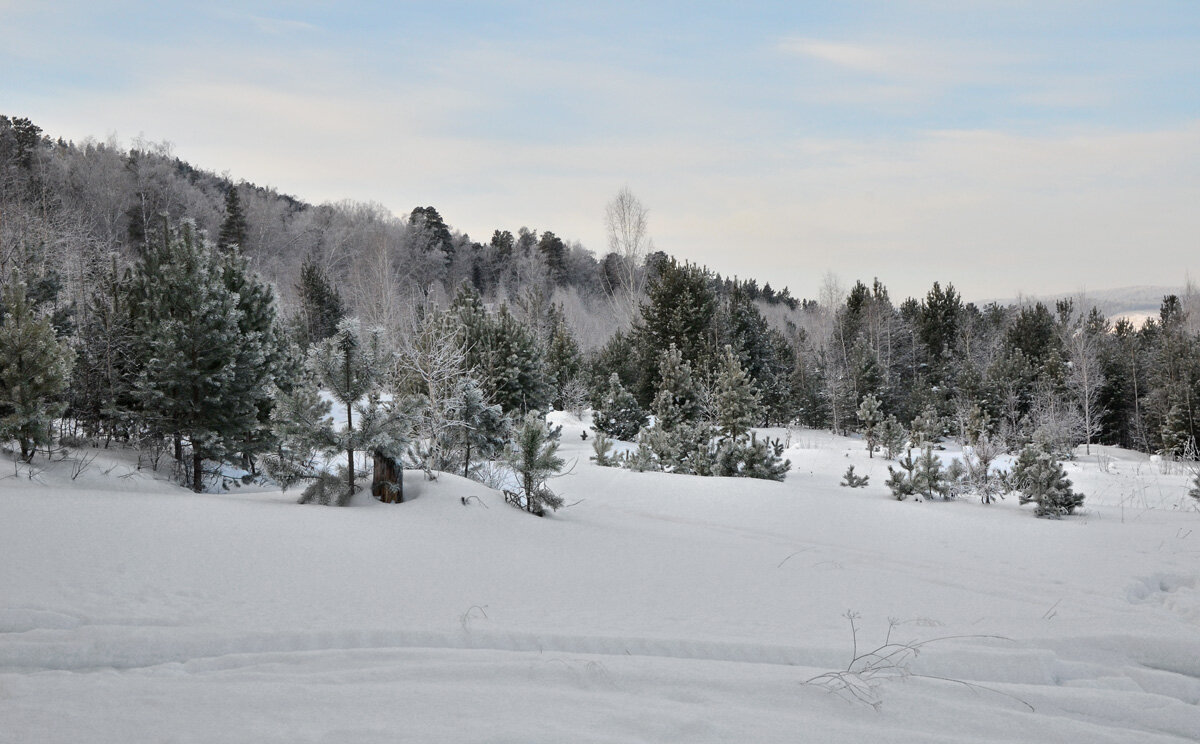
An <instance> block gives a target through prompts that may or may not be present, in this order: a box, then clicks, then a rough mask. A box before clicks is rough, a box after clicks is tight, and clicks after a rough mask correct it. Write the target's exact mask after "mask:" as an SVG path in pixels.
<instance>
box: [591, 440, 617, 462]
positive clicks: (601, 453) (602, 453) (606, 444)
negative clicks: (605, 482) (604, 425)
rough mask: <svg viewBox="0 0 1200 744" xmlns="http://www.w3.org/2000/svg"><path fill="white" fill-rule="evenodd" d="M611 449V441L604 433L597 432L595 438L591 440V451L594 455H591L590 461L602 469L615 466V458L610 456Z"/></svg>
mask: <svg viewBox="0 0 1200 744" xmlns="http://www.w3.org/2000/svg"><path fill="white" fill-rule="evenodd" d="M612 449H613V443H612V440H611V439H609V438H608V435H607V434H605V433H604V432H602V431H598V432H596V436H595V438H594V439H592V451H593V452H595V453H596V454H594V455H592V457H591V458H590V459H592V460H594V461H595V462H596V464H597V465H599V466H600V467H602V468H610V467H612V466H613V465H615V464H616V463H615V462H614V459H615V458H614V457H613V456H612Z"/></svg>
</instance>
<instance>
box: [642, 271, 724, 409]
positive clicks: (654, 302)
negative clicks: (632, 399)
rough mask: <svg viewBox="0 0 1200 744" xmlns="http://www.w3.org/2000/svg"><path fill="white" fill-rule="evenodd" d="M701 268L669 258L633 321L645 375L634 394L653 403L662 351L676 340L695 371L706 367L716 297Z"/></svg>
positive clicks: (643, 401) (685, 359)
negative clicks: (634, 321)
mask: <svg viewBox="0 0 1200 744" xmlns="http://www.w3.org/2000/svg"><path fill="white" fill-rule="evenodd" d="M710 281H711V280H710V277H709V275H708V274H707V272H705V271H704V270H703V269H701V268H699V267H697V266H693V265H691V264H679V263H677V262H676V261H675V260H674V259H670V260H668V261H667V262H666V263H664V264H663V265H662V266H661V267H659V271H658V273H657V274H655V275H654V276H653V277H652V279H651V281H650V284H649V287H648V288H647V290H646V294H647V301H646V302H644V303H642V305H641V319H640V320H639V321H638V323H637V325H635V327H634V331H633V333H634V343H635V345H636V347H637V349H638V355H639V357H640V359H641V362H640V364H641V370H640V372H641V375H640V378H639V381H638V384H637V387H636V389H635V390H634V394H635V396H636V397H637V399H638V403H639V404H640V405H643V406H648V405H650V402H651V401H652V400H653V398H654V393H655V391H656V390H657V387H658V365H657V363H656V362H657V360H658V355H659V354H660V353H661V352H662V350H663V349H667V348H670V346H671V344H674V345H675V347H676V348H677V349H679V352H680V354H681V355H682V357H683V361H685V362H687V363H688V364H689V365H691V367H692V369H693V370H694V371H704V370H705V369H707V367H708V365H707V357H708V356H710V355H711V348H712V340H711V339H712V334H713V330H714V319H715V317H716V313H717V297H716V293H715V292H714V291H713V289H712V286H711V285H710Z"/></svg>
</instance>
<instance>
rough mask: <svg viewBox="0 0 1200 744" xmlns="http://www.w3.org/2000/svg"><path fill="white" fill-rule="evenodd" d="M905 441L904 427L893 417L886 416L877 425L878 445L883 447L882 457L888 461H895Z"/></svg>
mask: <svg viewBox="0 0 1200 744" xmlns="http://www.w3.org/2000/svg"><path fill="white" fill-rule="evenodd" d="M906 441H908V432H907V431H905V430H904V425H903V424H901V423H900V422H899V421H897V420H896V417H895V416H893V415H891V414H888V417H887V418H886V419H884V420H883V423H882V424H880V425H879V443H880V444H881V445H883V456H884V457H885V458H887V459H888V460H894V459H896V455H898V454H899V453H900V450H901V449H903V448H904V443H905V442H906Z"/></svg>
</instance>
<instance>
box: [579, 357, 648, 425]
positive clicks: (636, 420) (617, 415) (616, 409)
mask: <svg viewBox="0 0 1200 744" xmlns="http://www.w3.org/2000/svg"><path fill="white" fill-rule="evenodd" d="M645 425H646V412H645V411H643V410H642V408H641V406H639V405H638V404H637V400H636V399H635V398H634V397H633V394H632V393H630V392H629V391H628V390H626V389H625V386H624V385H622V384H621V378H620V377H618V376H617V373H616V372H614V373H612V376H610V377H609V380H608V392H607V393H606V394H605V396H604V400H603V402H601V404H600V407H599V408H598V409H596V412H595V415H594V416H593V418H592V428H593V429H595V430H596V431H598V432H602V433H604V434H607V435H608V436H610V437H612V438H613V439H620V440H622V441H626V442H631V441H633V439H634V437H636V436H637V434H638V432H639V431H641V429H642V427H643V426H645Z"/></svg>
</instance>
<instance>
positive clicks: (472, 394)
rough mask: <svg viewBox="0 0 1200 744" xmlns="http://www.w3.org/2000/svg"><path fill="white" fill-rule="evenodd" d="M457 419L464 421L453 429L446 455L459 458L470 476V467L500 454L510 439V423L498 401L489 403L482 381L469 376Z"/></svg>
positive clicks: (466, 473) (465, 474)
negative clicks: (480, 382)
mask: <svg viewBox="0 0 1200 744" xmlns="http://www.w3.org/2000/svg"><path fill="white" fill-rule="evenodd" d="M453 416H454V418H455V419H456V420H457V421H459V422H461V425H460V426H458V427H455V428H454V429H452V430H451V432H450V442H449V446H448V447H447V448H446V450H447V456H455V457H459V458H461V460H462V464H463V477H464V478H466V477H469V476H470V474H471V466H472V465H473V464H474V463H475V462H477V461H479V460H491V459H492V458H494V457H496V456H497V455H499V454H500V452H501V451H503V449H504V445H505V444H506V443H507V442H508V439H509V436H510V429H511V426H510V424H509V420H508V418H507V417H505V415H504V412H503V411H501V410H500V406H499V405H498V404H494V403H490V402H489V401H488V399H487V396H486V394H484V392H483V388H482V387H481V386H480V385H479V382H478V381H476V380H475V379H473V378H467V380H466V382H465V383H464V385H463V387H462V395H461V397H460V400H459V405H458V408H457V409H456V410H455V411H454V413H453Z"/></svg>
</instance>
